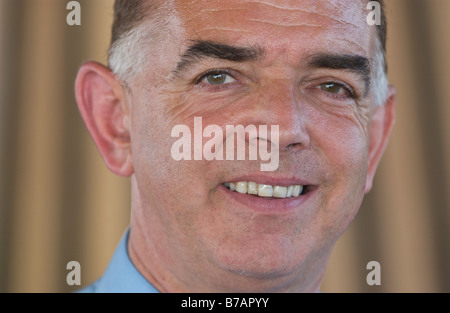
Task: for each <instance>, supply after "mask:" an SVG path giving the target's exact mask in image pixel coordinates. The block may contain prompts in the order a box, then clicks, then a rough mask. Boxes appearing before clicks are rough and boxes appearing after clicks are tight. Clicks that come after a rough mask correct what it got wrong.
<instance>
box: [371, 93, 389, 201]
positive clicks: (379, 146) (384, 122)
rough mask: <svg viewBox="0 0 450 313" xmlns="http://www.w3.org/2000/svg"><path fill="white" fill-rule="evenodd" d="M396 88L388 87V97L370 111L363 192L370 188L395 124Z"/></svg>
mask: <svg viewBox="0 0 450 313" xmlns="http://www.w3.org/2000/svg"><path fill="white" fill-rule="evenodd" d="M395 102H396V90H395V88H394V87H392V86H390V87H389V97H388V99H387V100H386V102H385V103H384V104H383V105H381V106H379V107H377V108H375V110H374V112H373V113H372V122H371V126H370V134H369V138H370V139H369V140H370V142H369V164H368V171H367V178H366V186H365V190H364V192H365V193H368V192H369V191H370V190H371V189H372V184H373V177H374V176H375V172H376V169H377V167H378V163H379V162H380V159H381V156H382V155H383V153H384V150H385V149H386V146H387V143H388V140H389V136H390V134H391V131H392V128H393V127H394V124H395Z"/></svg>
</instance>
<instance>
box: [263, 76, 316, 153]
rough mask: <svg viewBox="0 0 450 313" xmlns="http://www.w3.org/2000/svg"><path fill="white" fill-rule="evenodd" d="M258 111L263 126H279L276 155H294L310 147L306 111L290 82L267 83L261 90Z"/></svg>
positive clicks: (284, 80) (280, 80) (276, 81)
mask: <svg viewBox="0 0 450 313" xmlns="http://www.w3.org/2000/svg"><path fill="white" fill-rule="evenodd" d="M260 94H261V102H262V103H261V107H262V108H263V110H262V111H263V112H262V113H263V114H264V119H265V121H266V123H267V125H278V126H279V138H278V145H279V150H280V152H289V151H292V152H295V151H299V150H302V149H305V148H307V147H308V146H309V145H310V142H311V140H310V136H309V132H308V128H307V122H308V113H307V107H306V106H305V105H304V103H302V102H301V100H300V98H301V97H300V94H299V91H298V89H297V88H295V86H294V84H293V83H292V81H290V80H287V79H277V80H271V82H270V84H268V85H265V86H264V87H262V89H261V91H260Z"/></svg>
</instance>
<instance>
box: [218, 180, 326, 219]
mask: <svg viewBox="0 0 450 313" xmlns="http://www.w3.org/2000/svg"><path fill="white" fill-rule="evenodd" d="M219 189H220V190H221V192H224V193H225V195H226V196H227V197H231V198H232V199H233V200H234V201H236V202H238V203H239V204H241V205H244V206H246V207H248V208H250V209H253V210H255V211H259V212H261V213H270V214H279V213H287V212H290V211H295V210H300V209H301V207H302V206H304V204H305V203H306V202H307V201H308V200H309V199H310V198H311V197H312V196H313V195H314V193H315V192H316V191H317V188H313V189H312V190H309V191H308V192H307V193H306V194H304V195H300V196H298V197H290V198H274V197H270V198H269V197H267V198H264V197H259V196H255V195H249V194H246V193H239V192H237V191H231V190H230V189H228V188H226V187H225V186H223V185H221V186H220V187H219Z"/></svg>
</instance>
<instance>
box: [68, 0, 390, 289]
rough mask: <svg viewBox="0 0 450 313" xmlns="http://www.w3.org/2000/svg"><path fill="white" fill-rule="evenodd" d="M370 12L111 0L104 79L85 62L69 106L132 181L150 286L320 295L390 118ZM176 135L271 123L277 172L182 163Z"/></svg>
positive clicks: (349, 0) (251, 163)
mask: <svg viewBox="0 0 450 313" xmlns="http://www.w3.org/2000/svg"><path fill="white" fill-rule="evenodd" d="M366 5H367V1H362V0H361V1H354V0H336V1H332V2H331V1H325V0H323V1H317V0H314V1H313V0H305V1H294V2H288V1H242V0H230V1H211V0H209V1H181V0H180V1H177V0H174V1H138V0H133V1H121V0H119V1H116V4H115V10H116V11H115V12H116V13H115V19H114V25H113V37H112V45H111V48H110V53H109V65H110V68H111V69H112V71H111V70H109V69H108V68H106V67H103V66H101V65H99V64H96V63H92V62H89V63H86V64H85V65H83V67H82V68H81V70H80V73H79V75H78V78H77V83H76V94H77V100H78V103H79V107H80V111H81V114H82V116H83V119H84V120H85V123H86V125H87V127H88V129H89V131H90V133H91V135H92V137H93V138H94V140H95V142H96V144H97V147H98V148H99V150H100V152H101V154H102V156H103V158H104V160H105V162H106V164H107V165H108V167H109V168H110V169H111V170H112V171H113V172H115V173H116V174H118V175H123V176H131V177H132V179H131V180H132V221H131V233H130V240H129V253H130V257H131V259H132V260H133V262H134V264H135V265H136V267H137V268H138V269H139V270H140V271H141V273H142V274H143V275H144V276H145V277H146V278H147V279H148V280H149V281H150V282H152V283H153V284H154V285H155V286H156V287H157V288H159V289H160V290H167V291H282V290H284V291H289V290H290V291H314V290H317V288H318V287H319V284H320V281H321V278H322V275H323V273H324V270H325V267H326V263H327V261H328V257H329V254H330V252H331V249H332V247H333V246H334V244H335V242H336V240H337V239H338V238H339V236H340V235H341V234H342V232H343V231H344V230H345V229H346V228H347V227H348V225H349V224H350V222H351V221H352V219H353V217H354V216H355V214H356V213H357V211H358V208H359V207H360V205H361V202H362V199H363V196H364V194H365V193H367V192H368V191H369V190H370V188H371V186H372V180H373V176H374V174H375V170H376V167H377V165H378V162H379V160H380V157H381V155H382V153H383V151H384V148H385V146H386V143H387V139H388V137H389V133H390V131H391V128H392V126H393V123H394V119H395V118H394V95H395V92H394V90H393V89H392V88H390V89H388V87H387V80H386V75H385V61H384V54H385V39H386V35H385V29H386V27H385V19H384V18H383V19H382V20H383V23H382V25H384V26H382V27H371V26H369V25H368V24H367V22H366V16H367V14H368V13H369V11H368V10H367V8H366ZM196 117H201V118H202V121H203V129H200V131H199V130H196V129H194V119H195V118H196ZM176 125H186V127H187V128H188V129H190V130H191V133H192V137H193V142H192V145H194V144H195V142H196V141H197V142H198V141H200V143H201V144H203V145H202V147H203V146H204V145H205V143H207V142H208V139H209V138H208V136H207V135H204V133H203V130H204V129H206V127H207V126H208V125H218V126H219V127H220V128H222V129H225V128H226V126H227V125H243V126H247V125H278V126H279V140H278V141H277V145H278V149H279V167H278V169H277V170H276V171H274V172H269V173H268V172H261V171H260V169H259V162H257V161H255V160H249V158H248V157H247V158H245V160H226V161H225V160H212V161H207V160H205V159H202V160H181V161H176V160H174V159H173V158H172V157H171V149H172V146H173V144H174V142H175V141H176V139H174V138H172V136H173V129H174V127H175V126H176ZM214 135H216V134H214ZM209 136H210V137H211V136H213V134H209ZM205 137H206V138H205ZM214 138H215V140H216V141H226V140H227V138H226V137H222V135H221V137H220V138H219V137H218V136H215V137H214ZM246 140H247V144H250V143H249V142H248V138H247V139H246ZM258 140H259V141H260V142H266V143H267V142H268V143H272V144H273V142H274V140H273V139H272V138H269V137H259V138H258ZM224 146H225V145H224ZM189 147H190V146H189ZM185 148H186V147H185ZM236 182H241V184H240V187H241V188H242V189H240V192H236V191H232V190H230V187H229V186H230V183H231V184H232V183H236ZM255 184H259V186H260V188H263V189H264V188H265V189H264V190H260V193H259V194H257V195H254V194H249V193H252V192H251V191H250V189H251V186H254V185H255ZM299 185H300V186H302V190H303V191H302V192H301V193H300V195H295V196H290V197H287V195H288V192H289V190H291V191H292V190H293V189H294V186H299ZM296 188H297V189H298V187H296ZM267 190H269V191H267ZM274 190H277V192H275V193H273V191H274ZM265 192H268V194H266V193H265ZM271 192H272V193H271ZM278 192H279V193H278Z"/></svg>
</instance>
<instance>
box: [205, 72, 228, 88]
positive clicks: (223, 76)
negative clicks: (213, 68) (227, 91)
mask: <svg viewBox="0 0 450 313" xmlns="http://www.w3.org/2000/svg"><path fill="white" fill-rule="evenodd" d="M234 81H235V79H234V78H233V77H231V75H229V74H227V73H221V72H217V73H210V74H207V75H205V77H204V78H203V82H204V83H208V84H211V85H224V84H229V83H232V82H234Z"/></svg>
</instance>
